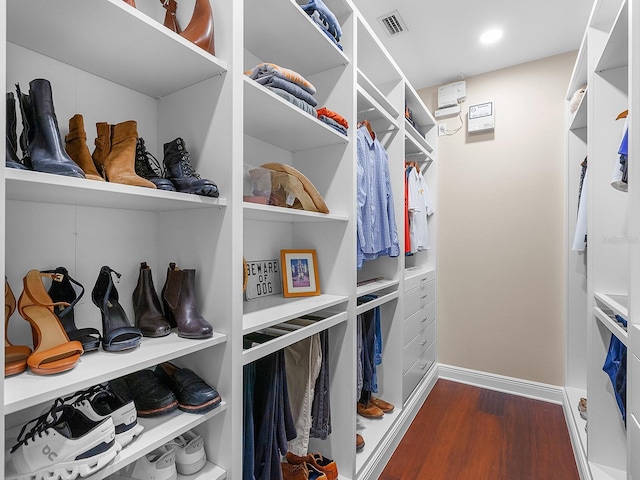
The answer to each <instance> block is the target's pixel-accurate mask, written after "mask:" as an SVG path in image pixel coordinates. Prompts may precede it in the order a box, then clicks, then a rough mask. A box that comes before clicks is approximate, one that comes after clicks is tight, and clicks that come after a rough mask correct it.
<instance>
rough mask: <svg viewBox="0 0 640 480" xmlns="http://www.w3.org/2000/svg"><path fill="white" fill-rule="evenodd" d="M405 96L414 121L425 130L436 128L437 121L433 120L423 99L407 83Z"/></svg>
mask: <svg viewBox="0 0 640 480" xmlns="http://www.w3.org/2000/svg"><path fill="white" fill-rule="evenodd" d="M404 94H405V100H406V102H407V106H408V107H409V108H410V109H411V112H412V114H413V121H414V122H416V123H417V124H418V125H420V126H421V127H422V128H424V129H425V130H429V129H430V128H431V127H434V126H435V124H436V119H435V118H433V115H431V112H430V111H429V109H428V108H427V107H426V105H425V104H424V102H423V101H422V98H420V95H418V92H416V90H415V89H414V88H413V86H412V85H411V84H410V83H405V88H404Z"/></svg>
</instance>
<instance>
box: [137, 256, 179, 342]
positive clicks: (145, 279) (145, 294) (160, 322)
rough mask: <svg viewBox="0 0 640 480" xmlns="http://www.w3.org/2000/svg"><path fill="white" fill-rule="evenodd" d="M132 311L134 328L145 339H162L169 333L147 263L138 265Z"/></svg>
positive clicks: (169, 328)
mask: <svg viewBox="0 0 640 480" xmlns="http://www.w3.org/2000/svg"><path fill="white" fill-rule="evenodd" d="M133 311H134V314H135V319H136V327H138V328H139V329H140V331H141V332H142V335H143V336H145V337H164V336H166V335H169V334H170V333H171V325H169V322H167V320H166V319H165V318H164V315H163V314H162V307H161V306H160V300H159V299H158V294H157V293H156V289H155V287H154V286H153V277H152V276H151V268H149V265H147V262H142V263H141V264H140V274H139V275H138V284H137V285H136V288H135V289H134V290H133Z"/></svg>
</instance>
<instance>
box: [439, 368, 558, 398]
mask: <svg viewBox="0 0 640 480" xmlns="http://www.w3.org/2000/svg"><path fill="white" fill-rule="evenodd" d="M439 367H440V368H439V372H440V374H439V378H442V379H445V380H452V381H454V382H458V383H465V384H467V385H473V386H476V387H481V388H487V389H489V390H495V391H498V392H503V393H510V394H512V395H519V396H521V397H526V398H532V399H534V400H542V401H544V402H549V403H555V404H558V405H562V404H563V403H564V402H563V399H564V388H562V387H558V386H555V385H549V384H546V383H538V382H532V381H529V380H522V379H519V378H513V377H506V376H504V375H496V374H494V373H487V372H480V371H478V370H470V369H468V368H462V367H455V366H452V365H444V364H439Z"/></svg>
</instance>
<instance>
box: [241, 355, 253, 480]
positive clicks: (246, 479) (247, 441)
mask: <svg viewBox="0 0 640 480" xmlns="http://www.w3.org/2000/svg"><path fill="white" fill-rule="evenodd" d="M255 378H256V367H255V365H254V364H253V363H250V364H249V365H245V366H244V368H243V380H244V381H243V384H244V432H243V437H242V480H255V478H256V477H255V475H254V468H255V456H254V453H255V445H254V430H253V386H254V382H255Z"/></svg>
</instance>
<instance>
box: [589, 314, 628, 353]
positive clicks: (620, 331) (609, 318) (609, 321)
mask: <svg viewBox="0 0 640 480" xmlns="http://www.w3.org/2000/svg"><path fill="white" fill-rule="evenodd" d="M593 314H594V315H595V316H596V318H597V319H598V320H599V321H600V323H602V324H603V325H604V326H605V327H607V328H608V329H609V331H610V332H611V333H612V334H613V335H615V336H616V337H618V340H620V341H621V342H622V343H623V344H624V345H625V346H626V345H627V340H628V338H629V334H628V333H627V331H626V330H625V329H624V328H623V326H622V325H621V324H619V323H618V322H617V321H616V319H615V317H614V316H613V315H608V314H607V313H606V312H605V311H604V310H602V309H601V308H599V307H593Z"/></svg>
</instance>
